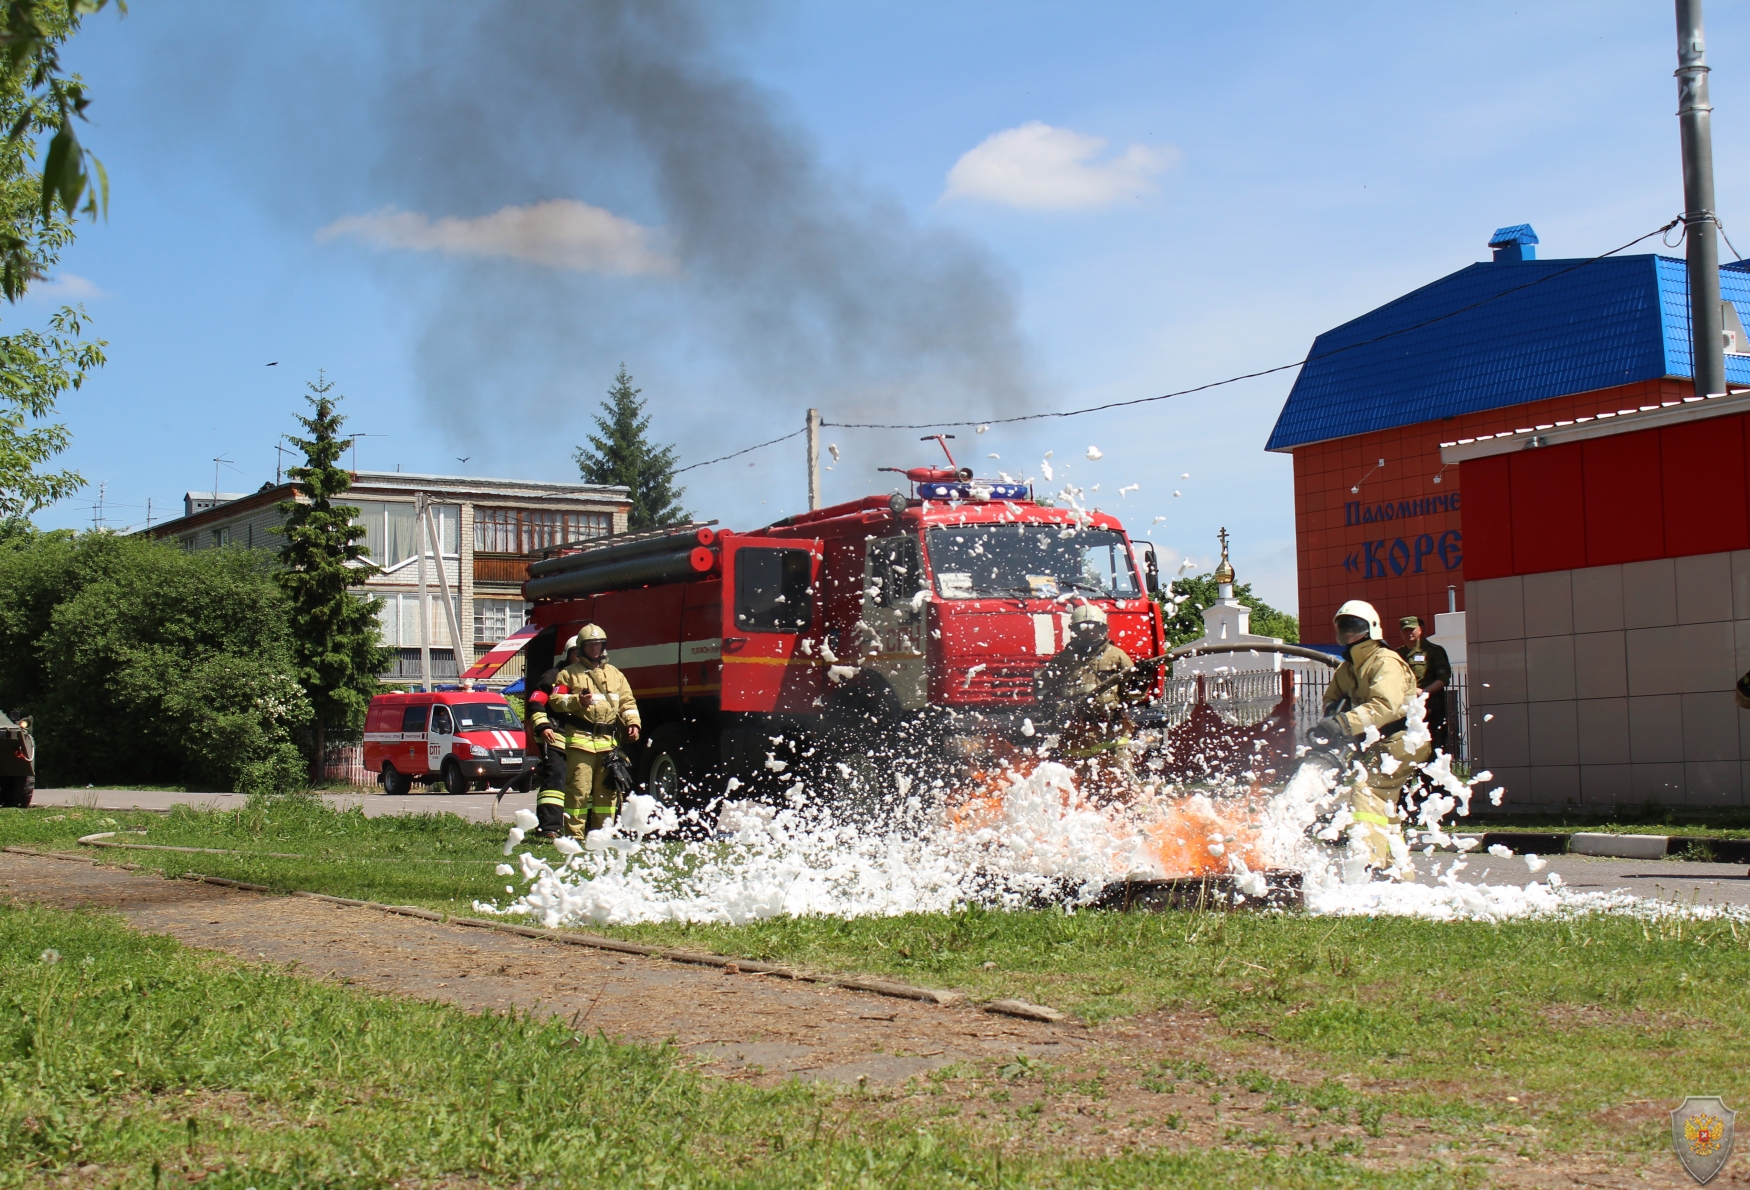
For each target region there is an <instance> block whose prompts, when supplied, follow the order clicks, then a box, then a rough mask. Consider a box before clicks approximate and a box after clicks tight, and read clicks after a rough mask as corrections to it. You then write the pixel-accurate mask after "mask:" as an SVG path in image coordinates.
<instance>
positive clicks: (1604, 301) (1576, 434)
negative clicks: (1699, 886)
mask: <svg viewBox="0 0 1750 1190" xmlns="http://www.w3.org/2000/svg"><path fill="white" fill-rule="evenodd" d="M1538 244H1539V240H1538V236H1537V233H1536V231H1535V230H1533V229H1532V227H1531V226H1530V225H1529V224H1516V225H1513V226H1508V227H1502V228H1499V229H1497V230H1496V231H1495V233H1494V234H1493V235H1492V236H1491V237H1490V238H1489V247H1490V249H1491V250H1492V253H1491V254H1492V259H1491V260H1489V261H1487V262H1483V263H1477V264H1472V265H1469V266H1467V267H1465V268H1462V269H1459V270H1458V271H1456V272H1453V273H1450V274H1448V275H1447V276H1445V277H1442V278H1440V279H1438V280H1436V281H1433V282H1430V283H1429V284H1427V285H1424V286H1422V287H1421V288H1419V289H1416V290H1414V291H1412V292H1410V293H1407V294H1405V295H1404V296H1402V297H1400V298H1397V299H1395V300H1393V301H1391V302H1388V303H1386V304H1385V305H1383V306H1380V307H1379V308H1378V309H1375V310H1371V311H1369V312H1368V313H1366V314H1363V315H1361V316H1360V317H1358V318H1355V319H1352V320H1351V321H1349V322H1346V323H1344V324H1343V325H1341V326H1338V327H1334V328H1332V329H1331V330H1329V331H1326V332H1325V333H1324V334H1321V335H1320V336H1318V338H1317V339H1316V340H1314V342H1313V345H1312V349H1311V350H1310V351H1309V352H1308V355H1307V360H1306V363H1305V364H1304V365H1303V366H1302V368H1301V371H1300V374H1299V376H1298V377H1297V378H1296V380H1295V383H1294V386H1293V388H1292V390H1291V391H1290V392H1289V395H1288V399H1287V400H1286V401H1285V402H1284V404H1283V407H1282V411H1281V413H1280V415H1279V416H1278V417H1277V419H1276V424H1275V426H1274V427H1273V429H1272V430H1271V433H1270V438H1269V442H1268V444H1267V449H1270V450H1274V451H1285V452H1288V453H1290V454H1292V455H1293V456H1294V491H1295V531H1296V545H1297V552H1298V561H1299V581H1300V612H1301V622H1302V629H1301V631H1302V636H1303V638H1304V639H1306V640H1309V641H1319V640H1328V639H1330V638H1331V635H1332V632H1331V628H1330V621H1331V617H1332V616H1333V614H1334V613H1335V610H1336V608H1337V606H1338V605H1339V604H1341V603H1342V602H1343V601H1344V600H1346V599H1352V598H1359V599H1366V600H1368V601H1370V602H1372V603H1373V604H1374V606H1375V607H1376V608H1377V609H1378V610H1379V612H1380V615H1381V619H1382V621H1384V623H1385V625H1386V631H1387V634H1388V636H1389V637H1392V638H1393V639H1394V643H1395V639H1396V638H1397V636H1398V623H1399V620H1400V618H1401V617H1404V616H1411V615H1413V616H1417V617H1419V618H1421V619H1422V621H1423V622H1424V624H1425V625H1435V627H1436V631H1437V632H1439V633H1440V634H1441V640H1442V643H1446V644H1448V645H1449V647H1450V649H1451V651H1452V652H1453V655H1454V660H1455V662H1459V663H1460V666H1461V673H1462V674H1464V675H1465V676H1466V677H1467V679H1468V682H1469V686H1468V697H1469V698H1470V699H1471V700H1472V701H1474V703H1475V707H1474V708H1472V710H1473V711H1474V713H1470V712H1468V711H1467V710H1466V708H1465V707H1464V706H1460V705H1455V706H1454V707H1453V714H1454V716H1455V719H1456V721H1457V722H1458V723H1459V724H1461V725H1462V728H1463V730H1462V731H1461V732H1459V733H1455V736H1454V738H1453V741H1452V742H1453V746H1454V748H1455V750H1457V749H1459V748H1461V747H1462V748H1464V749H1469V751H1470V756H1471V759H1472V760H1473V761H1474V762H1475V763H1476V764H1478V765H1479V766H1487V767H1489V768H1491V769H1493V770H1494V771H1495V772H1496V774H1497V775H1498V776H1501V777H1502V780H1503V783H1504V784H1505V785H1507V786H1508V788H1509V794H1508V804H1509V806H1510V807H1511V806H1512V805H1515V804H1517V805H1519V806H1520V807H1521V808H1524V807H1526V806H1530V805H1538V806H1541V805H1546V804H1567V803H1577V802H1610V803H1613V804H1614V803H1617V802H1623V801H1643V802H1644V801H1648V800H1653V801H1666V802H1670V801H1695V800H1701V801H1705V802H1707V803H1708V804H1714V805H1719V804H1730V805H1739V804H1745V799H1747V798H1750V713H1741V712H1739V711H1738V709H1737V708H1736V706H1735V705H1734V704H1733V701H1732V687H1733V683H1734V681H1735V678H1736V675H1737V674H1738V673H1739V672H1740V671H1741V670H1742V669H1743V668H1744V666H1745V665H1750V653H1746V655H1745V656H1739V653H1740V652H1741V651H1744V649H1743V647H1741V646H1740V645H1739V644H1738V643H1737V642H1739V641H1750V475H1747V471H1750V466H1747V463H1750V350H1747V344H1746V340H1745V335H1744V328H1743V318H1744V315H1745V313H1746V312H1747V311H1750V265H1746V264H1745V263H1743V262H1739V263H1734V264H1728V265H1725V266H1723V267H1722V268H1721V270H1720V288H1721V294H1722V298H1723V299H1724V300H1723V301H1722V314H1723V322H1724V326H1725V336H1724V339H1725V350H1726V352H1727V354H1726V357H1725V358H1726V379H1727V388H1728V392H1727V393H1724V394H1711V395H1710V394H1702V395H1697V394H1696V393H1694V391H1693V387H1694V386H1693V384H1692V381H1691V378H1692V376H1693V368H1692V352H1691V343H1690V306H1689V285H1688V278H1687V275H1686V270H1685V264H1684V262H1683V261H1682V260H1679V259H1676V258H1673V257H1669V256H1662V255H1658V254H1655V253H1637V254H1632V255H1631V254H1623V255H1617V256H1609V257H1604V258H1599V259H1554V260H1544V259H1539V258H1538V256H1537V251H1538ZM1741 390H1742V391H1741ZM1436 617H1438V618H1439V619H1438V621H1436ZM1453 701H1454V703H1455V704H1456V703H1457V702H1459V700H1458V699H1457V698H1454V700H1453ZM1484 716H1486V719H1485V718H1484ZM1740 719H1743V720H1745V721H1746V722H1745V723H1743V724H1740V722H1739V720H1740ZM1461 739H1462V741H1463V742H1462V745H1461V743H1460V740H1461ZM1619 753H1620V755H1619ZM1741 758H1742V759H1741Z"/></svg>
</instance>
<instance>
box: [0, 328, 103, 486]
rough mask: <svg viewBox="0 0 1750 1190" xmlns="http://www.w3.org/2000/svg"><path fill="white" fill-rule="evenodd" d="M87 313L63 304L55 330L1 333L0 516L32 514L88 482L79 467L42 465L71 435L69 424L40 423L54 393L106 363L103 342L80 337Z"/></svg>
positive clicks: (50, 408) (49, 409)
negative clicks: (62, 468) (51, 469)
mask: <svg viewBox="0 0 1750 1190" xmlns="http://www.w3.org/2000/svg"><path fill="white" fill-rule="evenodd" d="M83 318H84V311H83V310H78V309H73V308H62V309H61V310H59V311H57V312H56V313H55V314H54V316H53V317H51V318H50V319H49V322H50V324H51V325H52V326H53V328H54V333H52V334H46V335H45V334H42V333H40V332H38V331H33V330H26V331H20V332H19V333H18V334H16V335H0V520H10V519H13V518H16V517H28V516H30V515H31V514H32V513H34V512H36V511H37V510H38V509H40V508H43V507H45V506H47V505H49V504H53V503H54V502H55V501H56V500H59V499H61V498H62V497H63V496H70V495H72V494H73V493H74V492H76V491H78V490H79V489H80V488H82V487H84V486H85V480H84V479H83V478H82V477H81V476H80V475H79V473H78V472H76V471H55V472H52V473H51V472H44V471H42V470H41V468H42V467H43V465H44V464H46V463H47V462H48V461H49V460H50V459H52V458H54V457H55V456H56V455H58V454H60V453H61V452H62V451H63V450H66V449H67V443H68V442H69V440H70V437H71V436H70V435H69V434H68V433H67V427H66V426H65V425H60V424H42V423H43V422H44V419H46V418H48V417H49V416H50V415H52V414H53V413H54V411H55V400H56V398H58V397H59V396H60V395H61V394H62V393H63V392H66V391H67V390H68V389H69V388H71V389H77V388H79V387H80V386H81V385H83V384H84V383H85V374H86V373H87V372H89V371H90V370H91V369H93V368H97V367H100V366H102V364H103V348H104V343H103V342H102V341H101V340H99V341H97V342H85V341H83V340H81V339H79V337H78V336H79V332H80V329H81V327H80V323H81V320H82V319H83ZM33 423H35V424H33Z"/></svg>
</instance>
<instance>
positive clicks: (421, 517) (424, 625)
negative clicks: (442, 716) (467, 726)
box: [413, 492, 443, 694]
mask: <svg viewBox="0 0 1750 1190" xmlns="http://www.w3.org/2000/svg"><path fill="white" fill-rule="evenodd" d="M413 519H414V520H416V521H418V522H419V532H418V533H416V534H414V537H415V539H416V540H417V541H418V543H419V544H418V545H417V546H416V547H415V548H416V549H417V550H418V551H419V560H418V563H417V565H418V569H419V685H420V688H421V689H423V690H424V691H425V692H426V693H428V694H429V693H431V623H430V620H431V616H430V613H429V611H428V609H427V608H426V605H425V493H424V492H416V493H415V494H414V496H413ZM438 564H439V565H442V564H443V559H441V558H440V559H438Z"/></svg>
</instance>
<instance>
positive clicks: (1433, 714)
mask: <svg viewBox="0 0 1750 1190" xmlns="http://www.w3.org/2000/svg"><path fill="white" fill-rule="evenodd" d="M1398 629H1399V631H1401V632H1402V633H1403V635H1404V647H1403V648H1401V649H1399V650H1398V656H1399V657H1402V658H1403V659H1404V660H1405V661H1407V662H1408V663H1409V666H1410V672H1412V673H1414V674H1415V675H1416V686H1417V687H1418V688H1419V689H1421V690H1422V691H1423V693H1425V694H1427V696H1428V704H1427V723H1428V734H1429V735H1430V736H1431V737H1433V739H1432V741H1431V744H1430V746H1431V747H1433V748H1434V749H1435V750H1436V751H1439V752H1450V751H1451V749H1450V748H1449V747H1448V746H1447V743H1446V687H1447V684H1448V683H1450V682H1451V681H1452V661H1451V659H1450V658H1448V657H1447V656H1446V650H1445V649H1443V648H1441V647H1440V646H1439V645H1437V644H1435V643H1434V642H1433V641H1431V640H1426V639H1424V638H1423V636H1422V618H1421V617H1420V616H1405V617H1404V618H1403V619H1401V620H1399V621H1398Z"/></svg>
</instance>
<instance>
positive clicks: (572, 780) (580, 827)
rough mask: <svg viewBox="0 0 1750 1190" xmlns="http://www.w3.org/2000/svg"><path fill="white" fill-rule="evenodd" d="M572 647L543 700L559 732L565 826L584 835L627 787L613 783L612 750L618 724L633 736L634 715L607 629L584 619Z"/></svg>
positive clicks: (607, 817) (606, 816)
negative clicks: (613, 662) (561, 734)
mask: <svg viewBox="0 0 1750 1190" xmlns="http://www.w3.org/2000/svg"><path fill="white" fill-rule="evenodd" d="M577 651H578V653H579V654H581V656H579V657H578V658H577V659H576V660H575V661H571V662H568V663H567V664H566V666H565V668H564V669H562V670H560V671H559V674H558V676H557V677H556V678H555V679H554V682H553V696H552V698H550V699H549V700H548V703H547V706H548V708H549V714H551V715H553V717H554V719H555V720H556V721H557V722H558V724H559V726H560V727H561V729H562V730H563V732H564V736H565V764H566V776H565V810H566V829H567V830H569V831H570V832H571V833H572V834H574V835H584V834H588V833H589V832H590V831H593V830H600V829H601V828H602V827H603V826H604V825H606V824H607V823H608V822H609V821H611V820H612V819H613V817H614V814H615V812H616V811H617V810H618V809H619V797H620V794H621V793H623V792H629V791H626V790H621V789H618V788H616V787H615V783H614V780H613V776H612V774H613V760H614V750H615V748H616V747H617V746H618V744H619V739H618V736H619V732H620V730H621V729H622V728H623V729H624V730H625V733H626V738H627V739H628V740H631V741H633V742H636V741H637V739H638V733H639V729H640V720H639V717H638V703H637V700H636V699H634V698H633V697H632V684H631V683H630V682H628V681H627V680H626V675H625V674H623V673H621V672H620V671H619V669H618V668H616V667H615V666H613V665H611V664H610V663H609V662H608V659H607V652H608V634H607V633H606V632H604V631H602V629H601V627H600V626H599V625H596V624H585V625H584V626H583V627H582V628H581V629H580V630H579V631H578V633H577Z"/></svg>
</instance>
